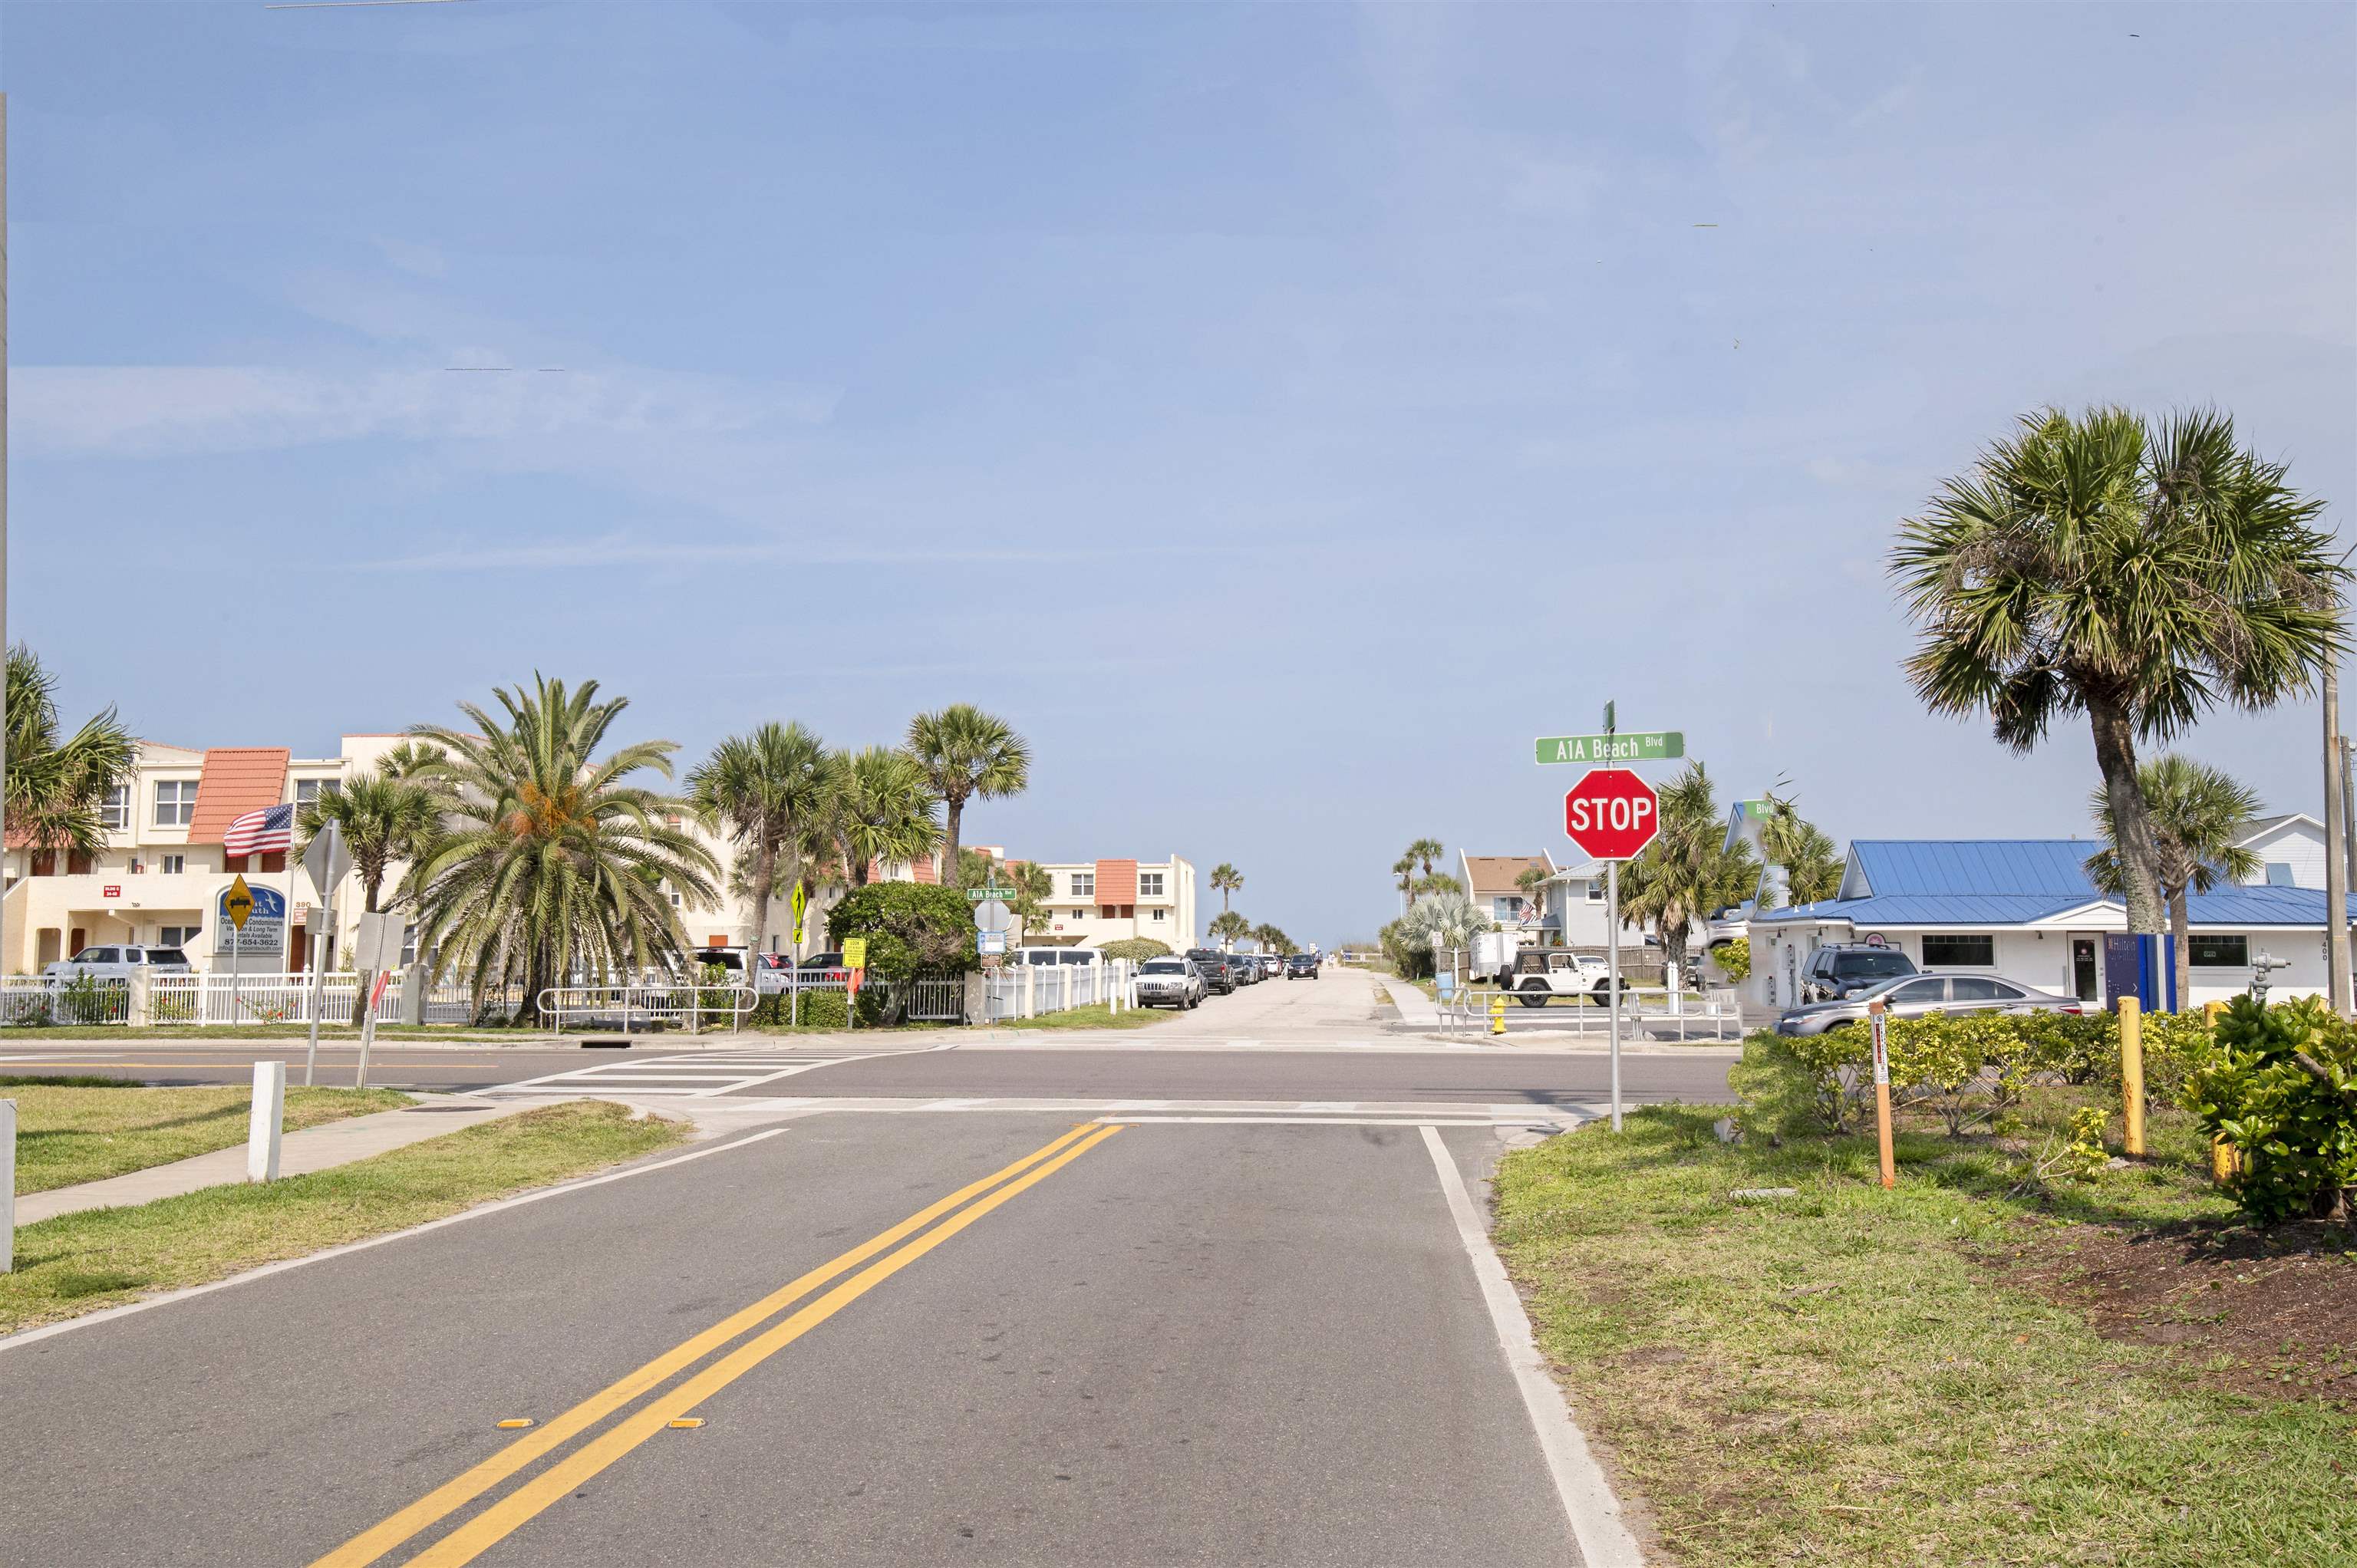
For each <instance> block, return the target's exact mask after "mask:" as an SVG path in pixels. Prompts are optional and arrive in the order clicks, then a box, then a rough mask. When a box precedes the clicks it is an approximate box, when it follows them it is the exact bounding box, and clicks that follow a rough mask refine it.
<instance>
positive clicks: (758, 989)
mask: <svg viewBox="0 0 2357 1568" xmlns="http://www.w3.org/2000/svg"><path fill="white" fill-rule="evenodd" d="M693 957H694V962H695V963H696V964H698V965H706V964H708V965H711V966H713V967H715V968H718V969H723V970H726V972H727V973H728V981H727V983H730V984H736V985H741V984H743V983H745V950H744V949H743V948H697V949H695V950H694V953H693ZM754 959H755V962H754V964H753V994H754V995H756V996H776V995H779V994H780V993H784V992H785V991H787V990H789V989H791V982H790V981H789V980H788V978H787V977H788V975H789V973H790V972H791V971H792V969H793V966H794V960H793V955H792V954H791V953H781V952H765V953H756V954H755V955H754Z"/></svg>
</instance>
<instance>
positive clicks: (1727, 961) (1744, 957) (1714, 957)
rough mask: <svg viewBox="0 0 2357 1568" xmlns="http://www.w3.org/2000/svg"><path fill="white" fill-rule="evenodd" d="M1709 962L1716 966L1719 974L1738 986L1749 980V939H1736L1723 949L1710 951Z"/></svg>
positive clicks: (1718, 948)
mask: <svg viewBox="0 0 2357 1568" xmlns="http://www.w3.org/2000/svg"><path fill="white" fill-rule="evenodd" d="M1710 961H1711V962H1713V963H1715V964H1717V965H1718V968H1719V972H1720V973H1722V974H1724V975H1726V976H1727V979H1729V980H1731V981H1733V982H1735V983H1736V984H1738V985H1740V984H1742V983H1744V982H1745V981H1747V980H1749V979H1750V978H1751V939H1750V938H1749V937H1738V938H1736V939H1735V940H1733V941H1731V942H1728V943H1727V945H1726V946H1725V947H1717V948H1713V949H1711V950H1710Z"/></svg>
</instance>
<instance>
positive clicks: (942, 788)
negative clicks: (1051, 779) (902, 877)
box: [909, 703, 1031, 887]
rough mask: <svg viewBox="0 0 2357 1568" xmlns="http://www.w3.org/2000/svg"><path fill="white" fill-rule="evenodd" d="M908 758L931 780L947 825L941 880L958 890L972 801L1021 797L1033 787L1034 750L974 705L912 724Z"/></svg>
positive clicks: (922, 716)
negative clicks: (961, 842)
mask: <svg viewBox="0 0 2357 1568" xmlns="http://www.w3.org/2000/svg"><path fill="white" fill-rule="evenodd" d="M909 755H910V756H912V757H915V758H916V759H917V761H918V763H919V765H920V766H921V767H922V768H924V770H925V776H926V778H928V779H931V781H932V786H933V793H934V794H936V795H938V796H940V797H941V799H942V807H943V808H944V814H945V815H946V816H947V817H948V819H949V821H948V825H947V827H946V828H945V829H944V830H943V832H942V880H943V881H945V882H947V883H948V884H949V885H950V886H952V887H955V886H959V884H960V883H961V882H962V880H963V876H964V867H963V866H962V865H960V864H959V862H958V832H959V828H960V826H961V825H962V824H963V822H964V820H965V803H966V800H967V798H968V797H970V796H978V797H980V798H981V799H983V800H995V799H996V798H998V797H1000V796H1004V795H1020V794H1021V793H1023V791H1024V790H1025V789H1027V788H1028V787H1029V785H1030V782H1031V747H1030V746H1029V745H1028V743H1027V742H1026V741H1025V740H1024V738H1023V737H1022V736H1019V735H1017V734H1016V733H1015V731H1014V729H1013V727H1012V726H1010V725H1008V724H1007V723H1006V720H1005V719H1002V718H997V717H995V716H994V715H992V714H985V713H984V712H983V711H982V710H981V709H980V708H977V707H975V706H974V704H973V703H951V704H950V705H949V706H948V707H946V708H943V709H942V710H941V711H940V712H939V713H933V714H918V715H917V716H916V717H915V718H913V719H910V720H909Z"/></svg>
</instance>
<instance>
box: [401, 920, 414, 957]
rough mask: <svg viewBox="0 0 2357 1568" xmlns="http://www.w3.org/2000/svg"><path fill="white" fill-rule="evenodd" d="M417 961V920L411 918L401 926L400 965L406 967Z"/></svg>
mask: <svg viewBox="0 0 2357 1568" xmlns="http://www.w3.org/2000/svg"><path fill="white" fill-rule="evenodd" d="M416 961H417V922H416V921H414V920H412V921H411V922H409V923H408V924H407V925H405V926H404V927H402V928H401V967H402V968H404V969H407V968H408V967H409V966H410V965H411V964H413V963H415V962H416Z"/></svg>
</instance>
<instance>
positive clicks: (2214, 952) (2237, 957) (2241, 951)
mask: <svg viewBox="0 0 2357 1568" xmlns="http://www.w3.org/2000/svg"><path fill="white" fill-rule="evenodd" d="M2185 958H2186V961H2187V962H2188V963H2189V964H2190V965H2191V966H2192V967H2193V968H2195V969H2248V968H2250V967H2251V939H2250V938H2248V937H2246V936H2241V935H2236V936H2231V937H2199V936H2197V937H2193V938H2191V939H2190V940H2188V941H2187V943H2186V954H2185Z"/></svg>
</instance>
